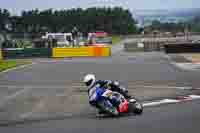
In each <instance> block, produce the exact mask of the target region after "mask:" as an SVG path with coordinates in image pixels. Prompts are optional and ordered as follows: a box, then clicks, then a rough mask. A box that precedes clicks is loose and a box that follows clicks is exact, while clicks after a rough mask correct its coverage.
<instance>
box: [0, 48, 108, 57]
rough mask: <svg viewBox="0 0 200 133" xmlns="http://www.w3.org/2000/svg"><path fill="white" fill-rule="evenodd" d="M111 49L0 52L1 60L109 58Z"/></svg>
mask: <svg viewBox="0 0 200 133" xmlns="http://www.w3.org/2000/svg"><path fill="white" fill-rule="evenodd" d="M108 56H111V48H110V47H107V46H102V47H92V46H91V47H76V48H6V49H2V50H0V58H1V57H2V58H54V57H55V58H62V57H108Z"/></svg>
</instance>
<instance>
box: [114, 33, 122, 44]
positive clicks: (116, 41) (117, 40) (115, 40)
mask: <svg viewBox="0 0 200 133" xmlns="http://www.w3.org/2000/svg"><path fill="white" fill-rule="evenodd" d="M120 41H121V37H120V36H117V35H115V36H112V44H118V43H119V42H120Z"/></svg>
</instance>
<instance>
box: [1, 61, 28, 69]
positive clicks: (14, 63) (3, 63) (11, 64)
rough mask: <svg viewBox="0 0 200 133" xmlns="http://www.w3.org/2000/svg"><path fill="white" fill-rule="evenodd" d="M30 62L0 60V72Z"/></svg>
mask: <svg viewBox="0 0 200 133" xmlns="http://www.w3.org/2000/svg"><path fill="white" fill-rule="evenodd" d="M30 63H31V62H30V61H19V60H1V61H0V72H2V71H5V70H7V69H11V68H14V67H17V66H20V65H26V64H30Z"/></svg>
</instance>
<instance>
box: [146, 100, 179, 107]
mask: <svg viewBox="0 0 200 133" xmlns="http://www.w3.org/2000/svg"><path fill="white" fill-rule="evenodd" d="M178 102H179V100H174V99H163V100H160V101H157V102H149V103H143V106H144V107H152V106H157V105H161V104H169V103H178Z"/></svg>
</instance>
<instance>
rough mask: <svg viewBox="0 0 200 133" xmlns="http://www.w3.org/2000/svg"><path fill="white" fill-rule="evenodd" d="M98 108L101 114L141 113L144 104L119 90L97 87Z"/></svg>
mask: <svg viewBox="0 0 200 133" xmlns="http://www.w3.org/2000/svg"><path fill="white" fill-rule="evenodd" d="M95 93H96V94H95V95H96V97H95V100H96V103H97V109H98V110H99V111H100V112H101V114H105V115H110V116H120V115H122V114H135V115H140V114H142V112H143V105H142V104H141V103H140V102H139V101H138V100H136V99H135V98H131V99H126V98H125V97H124V96H123V95H121V94H120V93H118V92H113V91H111V90H105V89H101V88H97V89H96V92H95Z"/></svg>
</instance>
